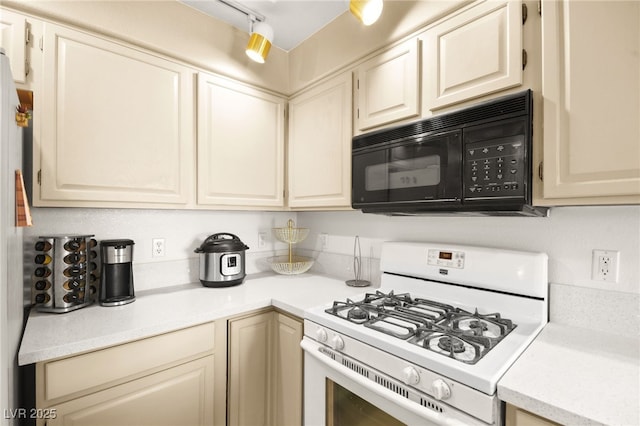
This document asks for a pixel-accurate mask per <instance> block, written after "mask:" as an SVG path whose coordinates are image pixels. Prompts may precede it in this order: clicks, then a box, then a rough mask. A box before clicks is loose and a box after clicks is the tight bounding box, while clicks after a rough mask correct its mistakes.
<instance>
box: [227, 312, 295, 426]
mask: <svg viewBox="0 0 640 426" xmlns="http://www.w3.org/2000/svg"><path fill="white" fill-rule="evenodd" d="M228 329H229V337H228V339H229V349H228V390H227V392H228V408H227V410H228V418H227V421H228V424H229V425H231V426H257V425H274V426H275V425H287V426H294V425H300V424H301V423H302V374H303V373H302V349H301V348H300V341H301V340H302V321H301V320H299V319H296V318H293V317H290V316H287V315H284V314H282V313H280V312H278V311H273V310H268V311H262V312H259V313H254V314H250V315H248V316H244V317H240V318H236V319H232V320H230V321H229V327H228Z"/></svg>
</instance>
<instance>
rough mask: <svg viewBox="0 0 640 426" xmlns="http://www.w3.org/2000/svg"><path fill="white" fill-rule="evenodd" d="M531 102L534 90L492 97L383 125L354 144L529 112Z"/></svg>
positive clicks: (415, 134) (391, 141)
mask: <svg viewBox="0 0 640 426" xmlns="http://www.w3.org/2000/svg"><path fill="white" fill-rule="evenodd" d="M530 105H531V91H530V90H526V91H524V92H520V93H518V94H516V95H510V96H505V97H502V98H499V99H495V100H491V101H488V102H485V103H483V104H480V105H477V106H474V107H473V108H466V109H461V110H459V111H454V112H451V113H446V114H442V115H438V116H434V117H431V118H428V119H426V120H422V121H417V122H415V123H411V124H405V125H402V126H398V127H396V128H390V129H383V130H380V131H377V132H373V133H368V134H366V135H361V136H356V137H354V138H353V148H354V149H357V148H365V147H367V146H369V145H373V144H378V143H381V142H387V143H393V142H396V141H401V140H403V139H406V138H410V137H415V136H418V135H422V134H429V133H433V132H437V131H441V130H444V129H448V128H450V127H467V126H469V125H476V124H479V123H481V122H483V121H485V120H488V121H493V120H502V119H505V118H509V117H511V116H519V115H523V114H527V113H528V112H529V108H530Z"/></svg>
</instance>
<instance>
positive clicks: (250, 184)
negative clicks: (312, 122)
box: [198, 73, 285, 207]
mask: <svg viewBox="0 0 640 426" xmlns="http://www.w3.org/2000/svg"><path fill="white" fill-rule="evenodd" d="M284 105H285V101H284V99H282V98H279V97H277V96H273V95H270V94H268V93H265V92H262V91H259V90H257V89H253V88H250V87H247V86H244V85H241V84H239V83H235V82H232V81H230V80H227V79H224V78H222V77H216V76H212V75H208V74H202V73H201V74H199V75H198V204H206V205H230V206H262V207H281V206H283V204H284Z"/></svg>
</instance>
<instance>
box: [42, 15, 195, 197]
mask: <svg viewBox="0 0 640 426" xmlns="http://www.w3.org/2000/svg"><path fill="white" fill-rule="evenodd" d="M44 62H45V69H46V70H48V72H47V73H46V76H45V80H44V94H43V105H44V110H45V111H47V113H46V114H42V138H41V139H42V140H41V164H40V167H41V170H42V183H41V192H40V198H41V200H42V201H43V202H44V203H43V204H46V205H52V204H51V203H49V204H47V202H48V201H52V200H62V201H95V202H136V203H140V202H154V203H170V204H182V203H186V202H187V201H188V196H189V192H188V191H189V190H190V188H191V179H190V176H191V172H192V167H193V166H192V164H193V141H194V133H193V75H192V72H191V71H190V70H189V69H188V68H186V67H183V66H181V65H179V64H175V63H172V62H169V61H167V60H164V59H161V58H158V57H156V56H152V55H149V54H146V53H143V52H140V51H137V50H135V49H131V48H128V47H124V46H121V45H119V44H116V43H112V42H109V41H106V40H103V39H100V38H97V37H93V36H90V35H87V34H84V33H81V32H77V31H73V30H69V29H66V28H62V27H57V26H54V25H47V26H46V30H45V55H44ZM53 205H55V203H53ZM62 205H65V204H62ZM66 205H69V204H66Z"/></svg>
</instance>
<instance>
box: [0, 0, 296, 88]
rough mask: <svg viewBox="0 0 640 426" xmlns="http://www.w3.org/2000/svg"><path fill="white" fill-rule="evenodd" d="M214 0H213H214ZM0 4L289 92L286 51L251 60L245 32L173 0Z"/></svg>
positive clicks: (79, 0)
mask: <svg viewBox="0 0 640 426" xmlns="http://www.w3.org/2000/svg"><path fill="white" fill-rule="evenodd" d="M212 1H213V0H212ZM2 4H3V5H4V6H7V7H11V8H14V9H16V10H19V11H22V12H27V13H31V14H34V15H36V16H39V17H45V18H50V19H53V20H56V21H59V22H64V23H67V24H71V25H74V26H78V27H82V28H85V29H88V30H91V31H97V32H100V33H103V34H106V35H109V36H112V37H116V38H119V39H122V40H124V41H128V42H132V43H135V44H137V45H140V46H143V47H147V48H150V49H153V50H155V51H158V52H161V53H164V54H166V55H169V56H172V57H174V58H177V59H180V60H182V61H184V62H187V63H189V64H192V65H194V66H197V67H201V68H204V69H205V70H209V71H212V72H216V73H220V74H223V75H226V76H229V77H233V78H235V79H238V80H241V81H245V82H248V83H251V84H254V85H257V86H260V87H264V88H268V89H271V90H273V91H276V92H280V93H288V87H289V76H288V69H289V64H288V57H287V52H285V51H283V50H281V49H278V48H272V49H271V52H270V54H269V59H268V61H267V63H265V64H257V63H255V62H252V61H251V60H250V59H249V58H248V57H247V56H246V55H245V54H244V47H245V46H246V43H247V41H248V39H249V34H248V28H247V32H244V31H241V30H238V29H236V28H234V27H232V26H230V25H228V24H226V23H224V22H222V21H219V20H217V19H214V18H211V17H208V16H206V15H204V14H202V13H201V12H198V11H196V10H194V9H192V8H190V7H187V6H185V5H183V4H180V3H178V2H177V1H90V0H68V1H56V0H51V1H29V2H26V1H13V0H7V1H5V0H3V2H2Z"/></svg>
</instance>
